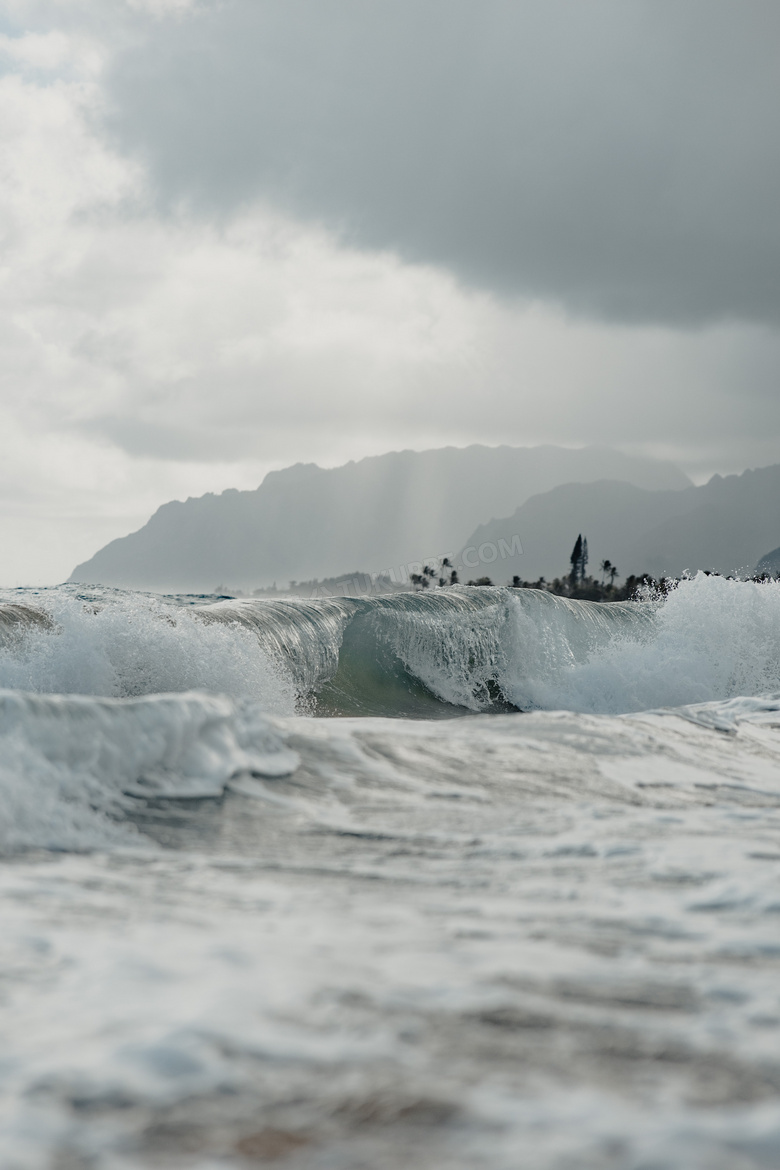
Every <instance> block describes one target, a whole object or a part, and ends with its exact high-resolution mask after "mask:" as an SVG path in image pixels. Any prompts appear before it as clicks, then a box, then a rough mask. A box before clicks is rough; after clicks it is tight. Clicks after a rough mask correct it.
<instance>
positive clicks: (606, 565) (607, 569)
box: [599, 561, 612, 585]
mask: <svg viewBox="0 0 780 1170" xmlns="http://www.w3.org/2000/svg"><path fill="white" fill-rule="evenodd" d="M599 568H600V569H601V584H602V585H603V584H604V578H605V577H606V576H607V574H609V573H611V572H612V561H602V562H601V564H600V565H599Z"/></svg>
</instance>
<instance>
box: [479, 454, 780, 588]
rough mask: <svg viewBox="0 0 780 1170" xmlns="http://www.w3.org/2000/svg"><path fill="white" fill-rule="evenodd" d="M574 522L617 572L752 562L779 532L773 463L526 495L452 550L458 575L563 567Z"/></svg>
mask: <svg viewBox="0 0 780 1170" xmlns="http://www.w3.org/2000/svg"><path fill="white" fill-rule="evenodd" d="M580 532H581V533H582V534H583V535H585V536H587V538H588V546H589V552H590V564H589V570H590V572H591V573H593V574H594V575H595V576H598V575H599V570H598V566H599V564H600V562H601V561H602V560H604V559H609V560H611V561H612V562H613V563H614V564H616V565H617V567H618V569H619V570H620V574H621V576H625V575H627V574H628V573H637V574H639V573H644V572H648V573H652V574H653V575H654V576H661V575H664V574H672V575H674V576H679V575H680V574H681V573H683V572H685V571H686V570H691V571H696V570H697V569H715V570H716V571H718V572H721V573H731V572H737V571H747V572H752V570H753V567H754V566H755V564H756V561H757V560H758V559H759V557H760V556H761V555H762V553H763V552H765V550H766V549H767V548H770V547H772V545H773V544H776V543H777V541H778V539H780V465H775V466H772V467H764V468H760V469H759V470H757V471H746V472H744V473H743V474H742V475H739V476H737V475H732V476H728V477H727V478H725V479H724V478H722V477H721V476H718V475H716V476H714V477H713V478H712V479H711V480H710V481H709V483H706V484H704V485H702V486H701V487H689V488H686V489H685V490H683V491H662V492H650V491H645V490H643V489H641V488H637V487H635V486H633V485H631V484H627V483H617V482H600V483H591V484H566V485H564V486H562V487H559V488H556V489H554V490H553V491H550V492H546V493H544V494H543V495H539V496H534V497H532V498H531V499H530V500H528V501H526V503H525V504H523V505H522V506H521V507H520V508H518V509H517V510H516V511H515V512H514V513H513V514H512V515H511V516H509V517H507V518H505V519H502V520H492V521H491V522H490V523H489V524H484V525H481V526H479V527H478V528H477V529H476V530H475V531H474V532H473V533H472V535H471V536H470V537H469V539H468V540H467V541H466V543H465V545H464V546H463V550H462V551H461V553H460V554H459V559H460V560H461V561H462V559H463V556H464V552H465V554H466V559H465V562H464V579H468V578H469V577H474V578H476V577H478V576H483V575H487V576H490V577H491V578H492V579H493V580H495V581H497V582H499V583H503V582H505V581H507V580H509V579H510V578H511V577H512V576H513V575H515V574H517V575H518V576H520V577H522V578H523V579H525V580H536V579H537V578H538V577H539V576H544V577H546V578H547V579H548V580H549V579H551V578H553V577H557V576H563V575H564V574H566V573H567V572H568V570H569V561H568V558H569V554H570V553H571V550H572V547H573V545H574V541H575V540H576V538H577V534H578V533H580ZM514 537H519V539H520V541H521V543H522V546H523V553H522V555H519V556H518V555H516V556H502V555H501V551H502V548H503V549H504V550H505V549H506V548H507V546H508V547H509V548H511V547H512V539H513V538H514ZM502 540H503V541H504V545H503V546H502V545H501V544H500V541H502ZM494 549H495V554H494ZM467 550H472V551H471V552H468V551H467ZM480 554H481V555H480ZM494 555H495V559H493V558H494Z"/></svg>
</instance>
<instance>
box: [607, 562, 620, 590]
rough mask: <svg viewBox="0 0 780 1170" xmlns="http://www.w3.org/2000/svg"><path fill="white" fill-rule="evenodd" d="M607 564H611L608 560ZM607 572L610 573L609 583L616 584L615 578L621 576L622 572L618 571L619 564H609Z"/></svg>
mask: <svg viewBox="0 0 780 1170" xmlns="http://www.w3.org/2000/svg"><path fill="white" fill-rule="evenodd" d="M607 564H608V565H609V561H607ZM607 572H608V573H609V583H610V585H614V584H615V578H616V577H619V576H620V574H619V573H618V571H617V565H609V568H608V569H607Z"/></svg>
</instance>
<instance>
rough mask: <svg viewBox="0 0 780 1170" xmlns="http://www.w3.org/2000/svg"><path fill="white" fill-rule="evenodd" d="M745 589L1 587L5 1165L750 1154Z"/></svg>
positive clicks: (751, 793) (758, 765) (764, 1003)
mask: <svg viewBox="0 0 780 1170" xmlns="http://www.w3.org/2000/svg"><path fill="white" fill-rule="evenodd" d="M779 764H780V587H779V586H777V585H775V584H766V585H756V584H753V583H741V582H733V581H726V580H724V579H721V578H706V577H699V578H696V579H695V580H693V581H688V582H684V583H683V584H682V585H681V586H680V588H679V589H678V590H676V591H675V592H673V593H672V594H671V595H670V596H669V598H668V599H667V600H665V601H663V602H658V601H648V602H644V603H634V604H631V603H625V604H621V605H614V606H599V605H596V604H589V603H577V602H568V601H565V600H563V599H558V598H553V597H551V596H549V595H546V594H538V593H535V592H534V591H530V590H529V591H519V592H513V591H508V590H499V589H496V590H493V589H454V590H445V591H436V592H434V593H432V594H430V595H426V596H422V595H395V596H393V597H390V598H375V599H365V600H348V599H342V600H336V599H334V600H332V601H323V602H318V603H314V602H310V603H308V602H287V603H284V602H271V603H268V602H265V603H264V602H260V601H249V602H247V601H235V602H229V601H223V602H218V603H216V604H215V603H213V602H211V601H209V599H194V598H167V599H166V598H155V597H150V596H144V595H138V594H123V593H119V592H116V591H111V590H94V591H91V592H84V591H79V590H78V589H77V588H76V587H72V586H68V587H61V588H59V589H53V590H37V591H33V590H24V591H22V590H15V591H13V592H9V593H6V594H5V595H4V599H3V601H2V603H0V854H1V855H2V862H0V906H2V914H3V929H2V932H1V933H0V986H2V989H3V996H4V1003H3V1025H2V1027H3V1033H2V1045H0V1134H1V1135H2V1144H1V1145H0V1149H2V1156H1V1157H0V1165H2V1167H3V1170H5V1168H6V1167H8V1168H9V1170H16V1168H19V1170H32V1168H35V1170H37V1168H39V1167H40V1168H43V1167H47V1168H48V1167H52V1168H55V1167H56V1168H60V1167H68V1168H70V1167H78V1168H80V1167H98V1168H100V1170H102V1168H104V1167H105V1168H110V1170H114V1168H131V1167H139V1168H140V1167H149V1166H185V1167H203V1168H206V1167H229V1166H242V1165H247V1166H248V1165H259V1164H265V1163H269V1164H271V1163H276V1164H282V1165H285V1166H289V1167H291V1168H293V1170H298V1168H300V1170H309V1168H314V1167H338V1168H348V1170H349V1168H352V1167H355V1168H357V1167H368V1166H370V1167H372V1168H377V1170H382V1168H384V1167H388V1168H394V1167H401V1166H415V1167H416V1166H419V1167H421V1168H425V1170H438V1168H439V1167H441V1168H442V1170H444V1168H449V1167H464V1168H465V1167H473V1166H488V1167H491V1170H492V1168H496V1170H504V1168H506V1170H516V1168H517V1167H518V1166H529V1167H534V1170H536V1168H539V1170H545V1168H556V1170H557V1168H572V1170H574V1168H575V1167H576V1168H577V1170H579V1168H581V1167H620V1168H624V1167H625V1168H632V1170H651V1168H653V1170H657V1168H661V1167H670V1168H678V1167H679V1168H680V1170H711V1168H715V1170H720V1168H723V1170H739V1168H741V1167H751V1168H752V1167H767V1168H768V1167H775V1166H777V1165H778V1164H780V980H779V978H778V977H779V976H780V768H779Z"/></svg>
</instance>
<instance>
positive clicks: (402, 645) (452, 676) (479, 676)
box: [198, 588, 652, 719]
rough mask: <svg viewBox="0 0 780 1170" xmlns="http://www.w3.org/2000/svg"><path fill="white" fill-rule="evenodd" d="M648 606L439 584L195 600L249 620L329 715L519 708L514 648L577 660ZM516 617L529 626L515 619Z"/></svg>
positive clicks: (219, 614)
mask: <svg viewBox="0 0 780 1170" xmlns="http://www.w3.org/2000/svg"><path fill="white" fill-rule="evenodd" d="M651 608H652V607H648V606H641V607H638V606H635V605H612V606H604V605H598V604H595V603H592V602H570V601H566V600H565V599H561V598H557V597H553V596H552V595H550V594H547V593H539V592H537V591H535V590H523V591H522V592H518V591H515V590H507V589H497V588H496V589H491V588H480V589H468V588H462V589H447V590H442V591H436V592H432V593H408V594H396V595H394V596H390V597H371V598H363V599H351V598H334V599H329V600H323V601H301V600H297V599H287V600H275V601H265V600H254V599H252V600H242V601H231V602H221V603H218V604H216V605H213V606H208V607H201V608H200V609H199V610H198V612H199V614H200V615H201V617H202V618H203V619H204V620H205V621H208V622H214V621H219V622H226V623H232V622H236V623H239V624H241V625H243V626H248V627H250V628H251V629H253V630H254V631H255V633H256V634H257V636H258V638H259V639H260V641H261V643H262V645H263V647H264V648H265V650H266V651H270V652H272V653H273V654H275V655H276V656H277V657H278V658H279V660H280V662H281V663H283V664H284V666H285V667H286V668H287V669H290V668H291V669H292V671H293V674H294V676H295V681H296V686H297V690H298V694H299V702H300V705H301V708H302V709H303V710H306V711H308V712H310V713H312V714H318V715H329V716H333V715H335V716H346V715H353V716H354V715H380V716H387V717H391V718H400V717H404V718H420V719H436V718H448V717H452V716H456V715H464V714H468V713H477V712H507V711H517V710H521V709H523V708H524V707H525V706H527V705H533V704H532V703H530V704H526V703H524V702H523V700H522V687H520V688H519V689H518V685H517V680H518V675H519V674H520V675H522V663H523V659H524V658H526V657H528V658H529V660H534V669H542V670H544V669H545V663H544V662H541V663H540V662H538V658H539V653H540V648H541V652H542V655H544V653H545V652H546V653H547V654H548V655H549V656H550V657H551V658H553V659H555V660H556V661H560V660H563V661H564V662H576V661H580V660H583V659H584V658H585V657H587V655H588V654H589V653H591V652H593V651H594V650H597V649H598V648H599V647H600V646H603V645H604V644H606V643H607V642H609V640H610V639H612V638H614V637H615V636H616V635H619V634H621V633H624V632H627V631H638V630H641V629H644V628H646V626H647V622H648V619H649V618H650V609H651ZM523 623H525V626H526V627H530V631H531V634H530V645H524V644H523V643H524V642H528V641H529V634H528V629H526V630H525V631H523Z"/></svg>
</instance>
